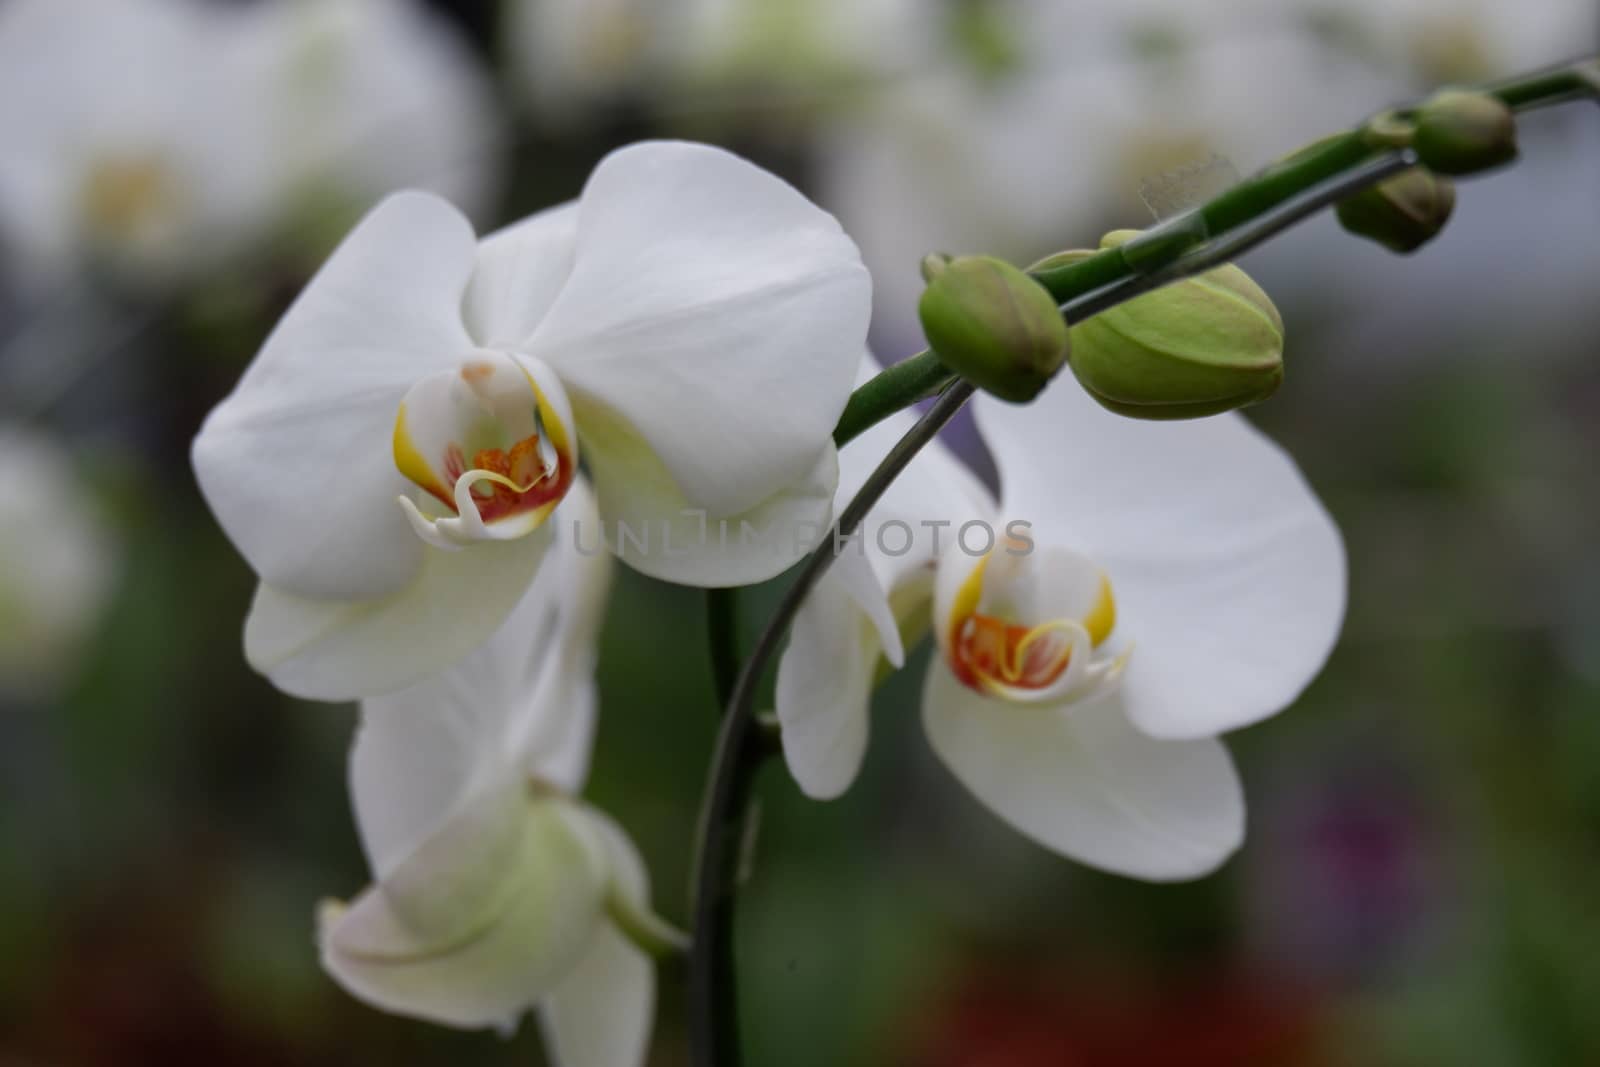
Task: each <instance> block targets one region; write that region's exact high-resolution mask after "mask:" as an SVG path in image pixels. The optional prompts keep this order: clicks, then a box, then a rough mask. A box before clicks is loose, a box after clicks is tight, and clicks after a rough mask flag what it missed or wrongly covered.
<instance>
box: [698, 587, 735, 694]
mask: <svg viewBox="0 0 1600 1067" xmlns="http://www.w3.org/2000/svg"><path fill="white" fill-rule="evenodd" d="M706 637H707V644H708V645H710V648H711V683H712V685H713V687H714V688H715V691H716V694H717V707H719V708H726V707H727V706H728V702H729V701H730V700H731V699H732V698H733V683H734V681H735V680H737V679H738V677H739V592H738V590H736V589H707V590H706Z"/></svg>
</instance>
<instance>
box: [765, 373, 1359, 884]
mask: <svg viewBox="0 0 1600 1067" xmlns="http://www.w3.org/2000/svg"><path fill="white" fill-rule="evenodd" d="M975 403H976V405H977V417H978V425H979V428H980V430H981V431H982V433H983V436H984V440H985V441H986V442H987V444H988V445H989V448H990V449H991V451H992V454H993V456H994V459H995V462H996V465H997V467H998V468H999V472H1000V478H1001V482H1002V486H1003V489H1004V501H1003V506H1002V507H1001V508H998V509H996V508H994V507H993V506H992V505H990V504H989V503H988V502H987V501H986V500H983V499H982V498H981V494H980V493H979V492H978V491H976V490H975V487H974V486H973V483H972V480H971V477H970V476H969V475H967V474H966V472H965V471H963V470H961V469H960V467H959V465H958V464H957V463H956V462H955V461H954V460H953V459H952V458H950V457H949V456H948V455H945V454H942V453H941V452H940V451H938V450H937V448H938V446H934V450H933V451H932V452H931V453H930V455H929V456H928V457H927V458H926V459H922V458H921V457H919V461H918V462H917V463H914V464H913V465H912V469H911V470H909V471H908V472H907V473H906V475H905V476H904V477H902V479H901V480H900V481H899V482H897V483H896V484H895V486H894V488H893V489H892V490H891V493H890V494H889V495H887V496H886V497H885V499H884V501H883V502H882V503H881V504H880V506H879V507H878V508H877V509H875V511H874V513H873V514H871V515H869V516H868V519H867V522H866V525H865V530H866V535H865V541H864V546H863V548H864V550H863V551H860V552H857V551H855V550H852V549H847V550H846V551H845V552H844V553H843V555H842V557H841V559H840V560H839V562H838V564H836V566H835V569H834V571H833V572H832V573H830V574H829V575H828V576H827V577H826V578H825V579H824V581H823V582H822V583H820V584H819V586H818V588H817V590H816V591H815V592H814V593H813V595H812V597H811V599H810V600H809V601H808V603H807V604H806V606H805V608H804V609H803V610H802V612H801V614H800V617H799V618H797V619H796V622H795V626H794V631H793V636H792V637H791V640H790V643H789V647H788V648H787V649H786V650H785V652H784V655H783V659H782V661H781V662H780V664H779V668H778V687H777V711H778V716H779V718H780V720H781V722H782V724H783V744H784V754H785V757H786V759H787V761H788V763H789V767H790V770H791V771H792V772H793V774H794V776H795V778H796V780H797V781H798V782H799V783H800V785H801V787H802V789H804V790H805V791H806V792H807V793H808V794H810V795H812V796H815V797H823V798H826V797H832V796H837V795H838V794H839V793H841V792H843V791H844V790H845V789H846V788H847V787H848V786H849V784H850V782H851V781H852V780H853V779H854V777H855V775H856V772H857V769H858V768H859V765H860V762H861V758H862V753H863V751H864V749H865V745H866V739H867V719H868V716H869V711H870V701H871V691H872V686H873V684H874V682H875V680H876V676H877V672H878V671H879V669H880V662H881V661H884V660H886V661H887V662H888V663H889V664H891V665H898V664H899V663H900V662H901V661H902V656H903V652H902V650H903V642H904V640H905V636H904V634H903V631H905V632H909V633H913V634H920V633H921V632H923V631H924V628H925V627H927V625H928V621H927V619H928V616H927V614H926V613H927V612H928V611H929V610H930V608H931V610H932V628H933V632H934V635H935V641H936V645H937V655H936V657H935V659H934V661H933V663H932V664H931V665H930V666H929V669H928V674H927V680H926V683H925V686H924V690H923V697H922V713H923V722H924V725H925V727H926V729H927V733H928V739H929V742H930V743H931V745H932V747H933V749H934V751H935V752H936V753H937V754H938V755H939V757H940V758H941V759H942V760H943V761H944V763H945V764H946V765H947V766H948V767H949V768H950V770H951V771H952V772H953V773H954V774H955V775H956V777H957V778H959V779H960V780H961V782H962V783H963V784H964V785H966V786H967V788H968V789H969V790H971V792H972V793H973V794H974V795H975V796H976V797H978V799H980V800H981V801H982V802H983V803H984V804H986V805H987V806H988V807H990V808H991V809H993V810H994V811H995V812H996V814H998V815H999V816H1000V817H1001V818H1003V819H1005V820H1006V821H1007V822H1008V823H1010V824H1011V825H1012V826H1014V827H1016V828H1017V829H1018V830H1020V831H1021V832H1023V833H1024V834H1026V835H1028V836H1029V837H1030V838H1032V839H1033V840H1035V841H1037V842H1039V843H1040V844H1042V845H1044V846H1045V847H1047V848H1049V849H1051V850H1053V851H1055V852H1057V853H1060V854H1062V855H1065V856H1068V857H1071V858H1074V859H1078V860H1080V861H1083V862H1085V863H1090V864H1093V865H1094V866H1097V867H1102V868H1105V869H1107V870H1111V871H1115V872H1118V873H1122V874H1127V875H1132V876H1135V877H1141V878H1147V879H1152V880H1164V879H1173V878H1188V877H1196V876H1198V875H1201V874H1204V873H1206V872H1207V871H1209V870H1211V869H1213V868H1214V867H1215V866H1216V865H1217V864H1219V863H1221V862H1222V861H1223V860H1224V859H1225V858H1226V857H1227V856H1228V855H1229V854H1230V853H1231V852H1232V851H1233V850H1234V849H1235V848H1236V847H1237V846H1238V844H1239V842H1240V840H1241V838H1242V835H1243V832H1244V805H1243V798H1242V795H1241V791H1240V788H1239V784H1238V781H1237V779H1236V777H1235V775H1234V771H1233V767H1232V764H1231V763H1230V762H1229V759H1228V754H1227V751H1226V750H1225V749H1224V748H1223V746H1222V745H1221V743H1220V742H1219V741H1218V740H1217V739H1216V738H1217V735H1218V734H1220V733H1222V732H1224V731H1227V730H1231V729H1235V728H1237V727H1240V726H1245V725H1247V724H1249V723H1252V722H1255V721H1258V720H1260V719H1263V718H1265V717H1267V716H1269V715H1272V714H1275V713H1276V712H1278V711H1280V710H1282V709H1283V708H1284V707H1286V706H1287V705H1288V704H1289V703H1291V702H1292V701H1293V700H1294V699H1295V698H1296V697H1297V696H1298V695H1299V693H1300V691H1301V689H1302V688H1304V686H1305V685H1306V684H1307V683H1308V682H1309V681H1310V680H1311V679H1312V678H1313V677H1315V676H1316V674H1317V672H1318V671H1319V670H1320V669H1321V666H1322V663H1323V661H1324V660H1325V659H1326V658H1327V655H1328V652H1329V651H1330V649H1331V648H1332V646H1333V642H1334V640H1335V638H1336V636H1337V634H1338V630H1339V627H1340V624H1341V622H1342V620H1343V616H1344V597H1345V564H1344V550H1343V547H1342V544H1341V542H1340V539H1339V534H1338V531H1337V529H1336V528H1335V527H1334V525H1333V522H1332V521H1331V519H1329V517H1328V515H1327V514H1326V512H1324V511H1323V509H1322V506H1321V504H1320V503H1318V501H1317V499H1316V497H1315V496H1314V495H1313V494H1312V492H1311V491H1310V489H1309V488H1308V487H1307V486H1306V484H1305V482H1304V481H1303V480H1302V479H1301V477H1300V474H1299V472H1298V471H1297V470H1296V469H1295V466H1294V464H1293V462H1292V461H1291V460H1290V459H1289V458H1288V457H1287V456H1285V455H1284V454H1283V453H1282V452H1280V451H1279V450H1278V449H1277V448H1276V447H1275V446H1274V445H1273V444H1272V443H1271V442H1269V441H1267V440H1266V439H1264V438H1263V437H1261V436H1260V435H1259V434H1257V433H1256V432H1255V431H1254V430H1253V429H1251V428H1250V426H1249V424H1248V423H1246V422H1245V421H1244V420H1243V419H1242V418H1240V417H1239V416H1238V415H1232V414H1230V415H1223V416H1217V417H1214V418H1208V419H1197V420H1190V421H1183V422H1170V423H1153V422H1144V421H1139V420H1134V419H1127V418H1123V417H1121V416H1117V415H1112V414H1111V413H1109V412H1107V411H1105V410H1104V409H1102V408H1101V407H1100V406H1099V405H1098V404H1096V403H1095V402H1094V401H1092V400H1091V399H1089V397H1088V396H1087V395H1086V394H1085V393H1084V392H1083V391H1082V390H1081V389H1079V388H1077V386H1076V385H1075V384H1074V383H1071V382H1061V383H1058V384H1057V385H1055V386H1054V387H1053V388H1051V389H1049V390H1047V391H1046V392H1045V393H1044V394H1043V395H1042V396H1041V397H1040V398H1039V399H1038V400H1036V401H1035V402H1033V403H1032V404H1029V405H1026V406H1022V407H1015V406H1011V405H1007V404H1003V403H1001V402H1000V401H997V400H993V399H992V398H989V397H986V396H979V397H978V399H977V400H976V401H975ZM907 418H908V416H902V417H900V418H898V419H896V420H891V422H890V423H889V424H886V425H884V426H880V427H877V428H875V429H874V430H873V431H871V432H869V434H866V435H863V438H862V439H861V440H860V441H859V442H855V443H853V444H852V445H851V447H850V448H847V449H846V451H845V453H844V455H843V457H842V466H843V473H842V477H841V486H840V494H841V497H843V496H844V495H845V494H847V493H849V492H851V491H853V490H854V489H855V488H856V487H858V486H859V485H860V484H861V482H862V480H863V479H864V478H865V476H866V473H867V471H868V470H870V467H871V465H872V464H873V463H875V462H876V460H877V459H878V458H879V457H880V456H881V455H882V454H883V452H884V450H885V449H886V448H887V447H888V444H889V442H890V441H892V440H893V439H895V438H896V437H898V436H899V435H900V434H901V433H903V432H904V429H905V426H904V423H905V421H906V420H907ZM896 423H899V425H896ZM919 468H920V470H919ZM1000 516H1003V517H1004V520H1005V521H1004V522H1002V521H1001V520H1000V518H999V517H1000ZM891 521H895V522H897V523H898V524H899V525H898V526H896V527H895V528H894V529H893V530H892V531H891V526H890V523H891ZM931 524H942V525H940V526H934V525H931ZM1019 524H1020V525H1019ZM906 527H912V528H913V529H915V528H920V529H921V530H922V534H923V536H919V537H917V538H916V539H915V540H914V541H913V542H911V543H908V542H907V539H906V538H905V536H904V534H903V533H902V532H900V531H903V530H904V529H905V528H906ZM941 533H942V540H943V545H944V547H943V548H939V547H938V541H937V540H935V537H937V536H938V535H939V534H941ZM886 534H887V536H886ZM929 535H932V536H929ZM902 547H904V548H905V549H906V550H905V551H898V549H900V548H902Z"/></svg>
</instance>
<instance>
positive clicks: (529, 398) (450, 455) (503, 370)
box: [394, 353, 578, 548]
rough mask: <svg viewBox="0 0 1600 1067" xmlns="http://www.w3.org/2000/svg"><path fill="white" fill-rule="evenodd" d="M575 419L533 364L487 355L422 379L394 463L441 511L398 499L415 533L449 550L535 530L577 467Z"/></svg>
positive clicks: (400, 423) (409, 401)
mask: <svg viewBox="0 0 1600 1067" xmlns="http://www.w3.org/2000/svg"><path fill="white" fill-rule="evenodd" d="M541 378H543V379H544V380H543V381H541ZM570 423H571V415H570V412H569V410H568V408H567V404H566V397H565V394H564V393H562V392H561V387H560V384H559V382H556V381H555V380H554V378H553V377H552V376H549V373H548V370H547V369H545V368H543V367H542V365H538V366H535V365H533V364H532V363H531V361H530V362H525V361H523V360H521V359H514V358H512V357H509V356H505V355H499V354H492V353H490V354H485V355H483V356H482V357H480V358H474V359H471V360H468V361H466V362H464V363H462V364H461V366H460V367H459V368H457V369H456V370H454V371H449V372H446V373H445V374H442V375H434V376H432V377H429V378H426V379H424V380H423V381H421V382H419V383H418V384H417V385H416V386H414V387H413V388H412V390H411V392H410V393H408V394H407V395H406V398H405V400H404V401H403V402H402V403H401V404H400V410H399V412H398V413H397V414H396V416H395V424H394V461H395V466H396V467H397V468H398V469H399V471H400V473H401V474H403V475H405V477H406V478H407V479H408V480H409V481H411V482H412V483H413V484H414V485H416V486H417V487H418V488H419V489H422V490H423V491H424V492H425V493H426V494H427V495H428V497H430V498H432V501H434V502H437V504H438V505H439V506H441V507H442V508H443V509H444V510H443V512H441V513H440V514H439V515H435V516H429V515H425V514H423V511H422V509H421V508H419V507H418V506H417V504H416V503H415V502H413V501H410V500H407V499H406V498H404V497H402V498H401V504H402V505H403V506H404V507H405V509H406V514H407V516H408V517H409V518H410V519H411V521H412V525H413V527H415V528H416V530H417V533H418V535H419V536H421V537H422V538H423V540H425V541H428V542H429V543H431V544H437V545H439V547H444V548H453V547H460V546H461V545H463V544H466V543H470V542H472V541H479V540H506V539H509V538H513V537H520V536H523V535H524V534H527V533H530V532H532V531H533V530H535V529H537V528H538V527H539V526H540V525H541V524H542V523H543V522H544V520H545V519H546V518H547V517H548V516H549V514H550V512H551V511H553V510H554V509H555V507H556V505H557V504H559V503H560V502H561V500H562V498H563V497H565V496H566V494H567V490H568V488H569V487H570V486H571V485H572V479H573V476H574V475H575V474H576V473H577V461H578V456H577V449H576V447H575V446H574V438H573V435H572V432H571V430H570V429H569V426H570ZM433 510H434V511H438V510H439V509H438V508H437V507H436V508H433Z"/></svg>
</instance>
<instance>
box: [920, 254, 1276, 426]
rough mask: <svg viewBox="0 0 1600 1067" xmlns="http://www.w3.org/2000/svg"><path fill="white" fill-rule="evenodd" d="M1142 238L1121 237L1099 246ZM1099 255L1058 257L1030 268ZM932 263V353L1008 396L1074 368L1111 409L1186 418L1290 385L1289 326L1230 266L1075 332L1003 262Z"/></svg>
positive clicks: (926, 318)
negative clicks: (1286, 365) (1286, 369)
mask: <svg viewBox="0 0 1600 1067" xmlns="http://www.w3.org/2000/svg"><path fill="white" fill-rule="evenodd" d="M1138 234H1139V231H1137V230H1116V231H1114V232H1112V233H1109V234H1106V236H1105V237H1103V238H1102V239H1101V241H1100V247H1101V249H1106V248H1115V247H1118V246H1120V245H1122V244H1124V243H1126V242H1127V241H1129V240H1130V239H1132V238H1134V237H1137V236H1138ZM1094 254H1095V253H1094V252H1092V251H1089V250H1087V249H1077V250H1073V251H1068V252H1059V253H1057V254H1055V255H1053V256H1050V257H1048V258H1046V259H1043V260H1040V261H1039V262H1038V263H1035V264H1034V265H1033V266H1032V267H1030V268H1029V271H1041V270H1049V269H1052V268H1057V267H1062V266H1066V265H1068V264H1071V263H1076V262H1079V261H1081V260H1084V259H1087V258H1088V257H1090V256H1092V255H1094ZM922 267H923V275H924V277H925V278H926V279H927V281H928V287H927V289H926V290H924V292H923V294H922V299H921V302H920V303H919V304H918V308H917V310H918V312H919V314H920V316H921V318H922V328H923V332H924V333H926V334H927V337H928V342H929V344H930V345H931V346H932V347H933V351H934V352H936V353H937V354H938V356H939V359H940V361H941V362H943V363H944V364H945V365H946V366H947V367H949V368H950V369H951V370H953V371H955V372H956V373H958V374H960V375H961V376H962V377H963V378H965V379H967V380H968V381H970V382H972V383H973V384H974V385H976V386H978V387H979V388H980V389H983V390H985V391H987V392H989V393H993V394H994V395H995V396H998V397H1000V398H1001V399H1002V400H1009V401H1012V402H1014V403H1026V402H1027V401H1029V400H1032V399H1033V398H1034V397H1035V396H1036V395H1037V394H1038V393H1039V391H1040V390H1041V389H1043V388H1044V386H1045V384H1046V383H1047V382H1049V381H1050V379H1051V378H1052V377H1053V376H1054V375H1055V374H1056V372H1057V371H1058V370H1060V369H1061V367H1062V366H1063V365H1064V364H1069V365H1070V366H1071V367H1072V372H1073V374H1074V375H1075V376H1076V377H1077V379H1078V381H1079V383H1080V384H1082V385H1083V387H1084V389H1086V390H1087V391H1088V392H1089V394H1090V395H1091V396H1093V397H1094V398H1095V399H1096V400H1098V401H1099V402H1100V403H1101V405H1103V406H1104V407H1107V408H1109V409H1110V410H1112V411H1115V412H1117V413H1119V414H1122V415H1129V416H1133V417H1135V418H1146V419H1184V418H1196V417H1199V416H1202V415H1214V414H1217V413H1218V412H1222V411H1229V410H1232V409H1233V408H1238V407H1243V406H1245V405H1247V404H1254V403H1256V402H1257V401H1260V400H1265V399H1266V398H1267V397H1268V396H1271V395H1272V393H1273V391H1274V390H1276V389H1277V388H1278V385H1279V383H1280V382H1281V381H1282V380H1283V320H1282V318H1280V317H1279V315H1278V309H1277V308H1275V307H1273V306H1272V301H1271V300H1270V299H1269V298H1268V297H1267V294H1266V293H1265V292H1263V291H1262V290H1261V288H1260V286H1258V285H1256V283H1255V282H1253V281H1251V280H1250V278H1249V277H1248V276H1247V275H1246V274H1245V273H1244V271H1242V270H1240V269H1239V268H1238V267H1235V266H1233V265H1231V264H1229V265H1226V266H1222V267H1216V268H1214V269H1212V270H1209V271H1206V272H1205V273H1203V274H1199V275H1196V276H1194V277H1191V278H1186V279H1183V280H1182V281H1178V282H1174V283H1173V284H1171V285H1167V286H1165V287H1163V288H1160V289H1156V290H1154V291H1152V292H1149V293H1146V294H1144V295H1142V296H1138V297H1135V298H1134V299H1132V300H1130V301H1127V302H1126V303H1123V304H1119V305H1117V306H1116V307H1113V308H1111V309H1109V310H1106V311H1102V312H1101V313H1099V314H1098V315H1095V316H1093V317H1092V318H1089V319H1085V320H1084V321H1082V322H1079V323H1073V324H1071V325H1069V324H1067V323H1066V322H1065V321H1064V320H1063V319H1062V317H1061V312H1060V310H1059V309H1058V308H1057V307H1056V301H1055V298H1054V297H1052V296H1051V295H1050V293H1049V292H1048V291H1046V290H1045V288H1044V287H1043V286H1042V285H1040V284H1039V283H1038V282H1037V281H1035V280H1034V279H1033V278H1030V277H1029V276H1028V273H1027V272H1024V271H1021V270H1019V269H1017V268H1016V267H1013V266H1011V265H1010V264H1009V263H1005V262H1003V261H1002V260H998V259H993V258H990V257H988V256H962V257H960V258H957V259H950V258H949V257H946V256H929V257H927V258H926V259H924V260H923V264H922Z"/></svg>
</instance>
